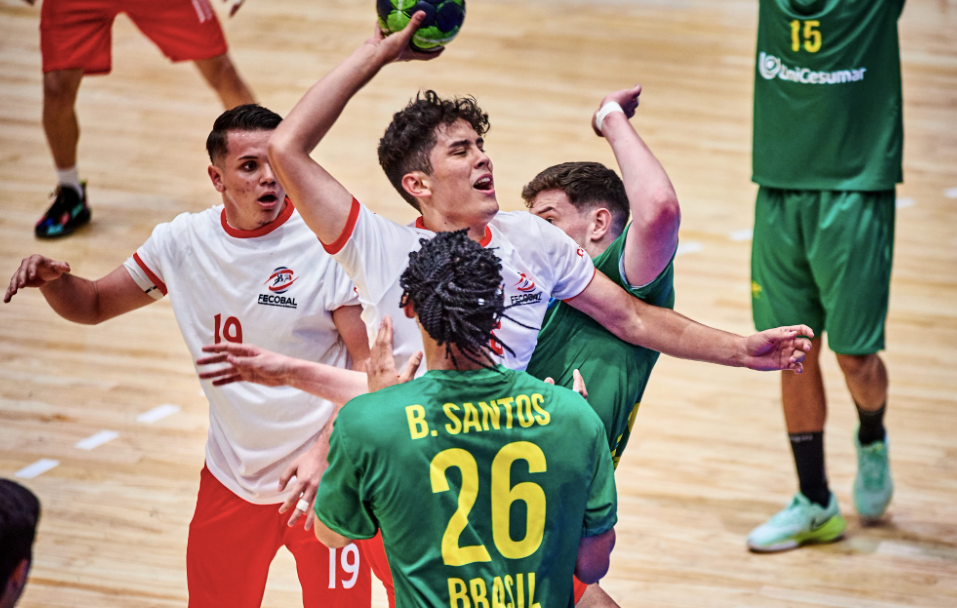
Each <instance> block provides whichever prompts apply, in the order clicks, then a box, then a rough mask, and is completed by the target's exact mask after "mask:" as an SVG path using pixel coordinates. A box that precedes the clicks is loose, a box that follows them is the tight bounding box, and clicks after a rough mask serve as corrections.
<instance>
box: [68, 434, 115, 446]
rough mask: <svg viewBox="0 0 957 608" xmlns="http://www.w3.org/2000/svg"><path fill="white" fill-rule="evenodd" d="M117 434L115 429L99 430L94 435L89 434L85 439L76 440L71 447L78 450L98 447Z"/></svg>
mask: <svg viewBox="0 0 957 608" xmlns="http://www.w3.org/2000/svg"><path fill="white" fill-rule="evenodd" d="M119 436H120V434H119V433H117V432H116V431H100V432H99V433H96V434H95V435H90V436H89V437H87V438H86V439H81V440H79V441H77V442H76V443H75V444H73V447H75V448H76V449H78V450H92V449H93V448H98V447H100V446H101V445H103V444H104V443H106V442H108V441H113V440H114V439H116V438H117V437H119Z"/></svg>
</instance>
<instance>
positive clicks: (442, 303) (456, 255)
mask: <svg viewBox="0 0 957 608" xmlns="http://www.w3.org/2000/svg"><path fill="white" fill-rule="evenodd" d="M419 242H420V243H421V244H422V248H421V249H419V250H418V251H414V252H412V253H410V254H409V266H408V267H407V268H406V269H405V272H403V273H402V276H401V277H400V278H399V285H400V286H401V287H402V290H403V291H402V301H401V303H400V305H401V306H406V305H407V304H411V305H412V309H413V310H414V311H415V314H416V315H417V316H418V317H419V323H421V324H422V327H424V328H425V331H427V332H428V333H429V335H430V336H431V337H432V339H433V340H435V341H436V342H438V344H439V346H442V345H443V344H444V345H445V352H446V355H447V356H448V357H449V358H450V359H452V363H453V364H454V365H456V366H458V363H457V362H456V360H455V353H454V352H453V351H452V346H453V345H454V346H455V347H456V348H457V349H458V350H459V352H461V353H462V354H463V355H465V357H466V358H468V359H469V360H470V361H472V362H473V363H477V364H479V365H481V366H482V367H492V366H493V365H494V364H495V360H494V359H493V358H492V355H491V353H490V352H489V351H491V350H492V341H494V342H495V343H497V344H498V345H500V346H501V347H502V348H505V349H507V350H508V351H509V352H513V351H512V349H510V348H509V347H508V346H507V345H505V344H504V343H502V342H501V341H500V340H498V338H496V337H495V336H494V335H493V334H492V330H493V329H495V328H496V327H498V326H499V324H500V322H501V319H502V314H503V312H504V310H505V297H504V290H503V289H502V262H501V261H500V260H499V259H498V256H496V255H495V254H494V253H493V252H492V251H491V250H489V249H485V248H484V247H482V246H481V245H479V244H478V243H476V242H475V241H473V240H471V239H470V238H469V237H468V234H467V230H464V229H463V230H457V231H455V232H439V233H438V234H436V235H435V237H434V238H432V239H421V240H420V241H419Z"/></svg>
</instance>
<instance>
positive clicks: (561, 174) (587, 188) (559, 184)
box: [522, 162, 631, 235]
mask: <svg viewBox="0 0 957 608" xmlns="http://www.w3.org/2000/svg"><path fill="white" fill-rule="evenodd" d="M546 190H561V191H562V192H564V193H565V195H566V196H568V201H569V202H570V203H571V204H572V205H574V206H575V207H576V208H577V209H578V210H579V211H582V210H583V209H591V208H594V207H597V206H602V207H606V208H607V209H608V211H610V212H611V217H612V229H613V230H614V231H615V234H616V235H617V234H621V233H622V232H624V231H625V226H626V225H627V224H628V216H629V214H630V212H631V209H630V207H629V206H628V195H627V194H626V193H625V184H624V183H622V181H621V178H620V177H618V174H617V173H615V172H614V171H613V170H611V169H609V168H608V167H606V166H605V165H603V164H601V163H594V162H576V163H562V164H560V165H555V166H553V167H549V168H548V169H545V170H544V171H542V172H541V173H539V174H538V175H536V176H535V179H533V180H532V181H530V182H528V184H527V185H526V186H525V187H524V188H523V189H522V198H523V199H525V206H527V207H531V206H532V201H533V200H534V199H535V197H536V196H538V195H539V194H541V193H542V192H545V191H546Z"/></svg>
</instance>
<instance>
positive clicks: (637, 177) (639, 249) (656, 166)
mask: <svg viewBox="0 0 957 608" xmlns="http://www.w3.org/2000/svg"><path fill="white" fill-rule="evenodd" d="M640 94H641V85H636V86H635V87H634V88H632V89H625V90H622V91H615V92H614V93H611V94H610V95H608V96H606V97H605V98H604V99H603V100H602V102H601V107H600V108H599V110H598V111H597V112H596V113H595V117H593V119H592V126H593V127H594V128H595V132H596V133H598V134H599V135H601V136H604V137H605V139H607V140H608V143H609V144H610V145H611V149H612V151H613V152H614V153H615V159H616V160H617V161H618V167H619V168H620V169H621V178H622V181H623V182H624V183H625V192H626V193H627V195H628V204H629V206H630V207H631V217H632V223H631V227H630V228H629V229H628V235H627V236H626V237H625V251H624V266H625V276H626V277H627V279H628V282H629V283H630V284H631V285H645V284H647V283H650V282H651V281H653V280H654V279H655V278H656V277H657V276H658V275H659V274H661V271H662V270H664V269H665V267H666V266H667V265H668V262H669V261H671V258H672V256H674V253H675V249H676V248H677V246H678V226H679V224H680V223H681V210H680V208H679V206H678V195H677V194H675V189H674V186H672V185H671V180H670V179H668V174H667V173H665V169H664V167H662V166H661V163H659V162H658V159H657V158H655V155H654V154H652V153H651V150H650V149H649V148H648V146H647V145H645V142H644V141H642V139H641V137H640V136H639V135H638V133H637V132H636V131H635V129H634V127H632V125H631V123H630V122H629V119H630V118H631V117H632V116H634V115H635V110H636V109H637V107H638V96H639V95H640ZM608 104H618V106H619V107H621V109H622V111H621V112H618V111H617V109H615V106H614V105H612V106H610V107H611V108H612V111H611V112H610V113H607V114H605V116H604V118H603V120H602V124H601V130H599V129H598V124H597V118H598V116H599V115H600V114H601V113H603V109H605V108H608V107H609V106H608Z"/></svg>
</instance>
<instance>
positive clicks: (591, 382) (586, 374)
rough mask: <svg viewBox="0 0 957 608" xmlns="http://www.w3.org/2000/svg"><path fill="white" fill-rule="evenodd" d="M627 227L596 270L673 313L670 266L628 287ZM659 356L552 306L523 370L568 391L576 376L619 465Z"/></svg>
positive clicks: (571, 310)
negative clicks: (624, 257)
mask: <svg viewBox="0 0 957 608" xmlns="http://www.w3.org/2000/svg"><path fill="white" fill-rule="evenodd" d="M630 227H631V225H630V224H629V225H628V228H626V229H625V232H623V233H622V234H621V235H620V236H619V237H618V238H617V239H615V241H614V242H613V243H612V244H611V245H610V246H609V247H608V248H607V249H606V250H605V251H603V252H602V253H600V254H599V255H597V256H595V258H594V262H595V267H596V268H597V269H598V270H600V271H602V272H603V273H605V274H606V275H608V278H610V279H611V280H612V281H614V282H615V283H617V284H618V285H620V286H621V287H622V288H623V289H625V291H627V292H629V293H630V294H631V295H633V296H635V297H637V298H639V299H641V300H643V301H645V302H647V303H648V304H651V305H652V306H660V307H664V308H674V305H675V290H674V262H673V261H672V262H669V264H668V266H667V267H666V268H665V269H664V270H663V271H661V274H659V275H658V276H657V277H656V278H655V280H654V281H652V282H650V283H648V284H647V285H643V286H641V287H632V286H631V285H629V284H628V282H627V280H626V279H625V277H624V271H623V269H622V264H623V262H622V255H623V253H624V248H625V237H626V235H627V234H628V229H630ZM658 355H659V353H658V352H657V351H653V350H649V349H647V348H644V347H641V346H635V345H633V344H629V343H627V342H625V341H623V340H620V339H619V338H618V337H617V336H615V335H613V334H612V333H611V332H609V331H608V330H607V329H605V328H604V327H602V326H601V324H599V323H597V322H596V321H595V320H594V319H592V318H591V317H589V316H588V315H586V314H584V313H582V312H580V311H578V310H576V309H574V308H572V307H571V306H569V305H568V304H566V303H564V302H554V303H553V305H552V306H551V307H550V308H549V310H548V313H547V314H546V315H545V324H544V325H543V326H542V331H541V332H539V334H538V346H537V347H536V348H535V352H534V353H533V354H532V360H531V361H530V362H529V364H528V370H527V371H528V373H529V374H531V375H533V376H535V377H536V378H541V379H543V380H544V379H545V378H549V377H550V378H552V379H554V380H555V383H556V384H558V385H559V386H565V387H568V388H571V386H572V384H573V382H574V379H573V377H572V371H573V370H576V369H577V370H579V371H580V372H581V374H582V377H583V378H584V379H585V386H586V387H587V388H588V403H589V404H590V405H591V406H592V408H593V409H594V410H595V412H596V413H597V414H598V417H599V418H601V421H602V423H603V424H604V426H605V432H606V436H607V440H608V448H609V450H611V453H612V457H613V459H614V463H615V466H618V461H619V459H620V458H621V454H622V452H624V449H625V447H626V445H627V443H628V438H629V436H630V434H631V427H632V425H633V424H634V420H635V419H634V415H635V414H636V413H637V409H638V404H639V402H640V401H641V396H642V395H643V394H644V392H645V387H646V386H647V385H648V378H649V377H650V376H651V370H652V369H653V368H654V366H655V363H656V362H657V361H658Z"/></svg>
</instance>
